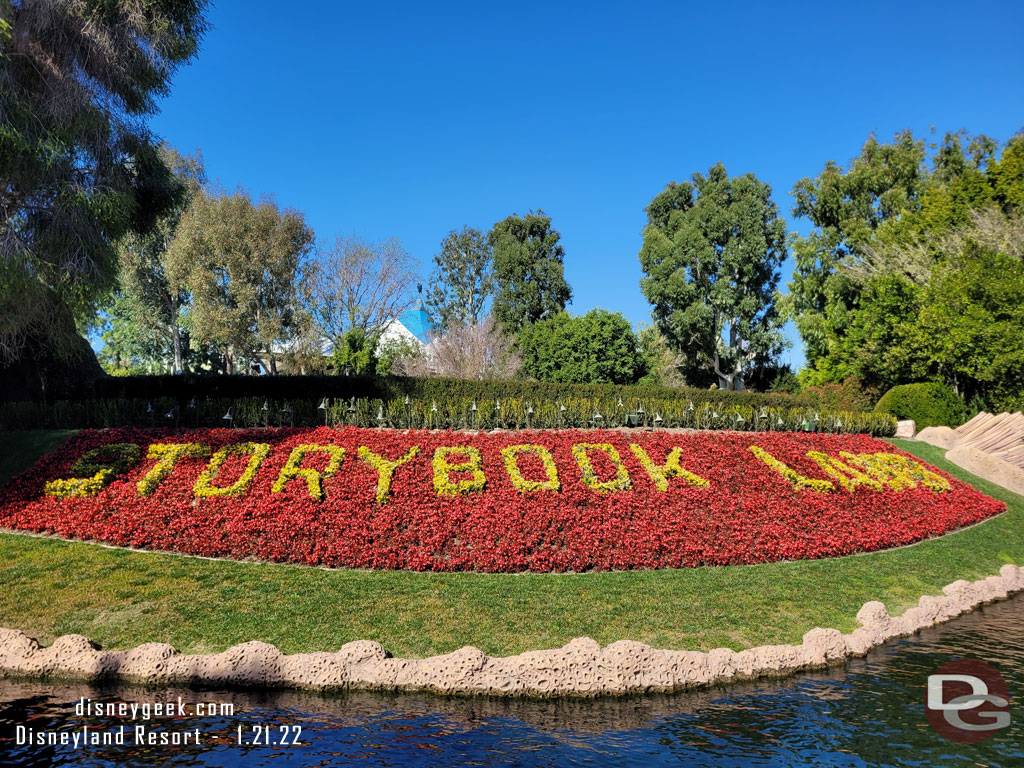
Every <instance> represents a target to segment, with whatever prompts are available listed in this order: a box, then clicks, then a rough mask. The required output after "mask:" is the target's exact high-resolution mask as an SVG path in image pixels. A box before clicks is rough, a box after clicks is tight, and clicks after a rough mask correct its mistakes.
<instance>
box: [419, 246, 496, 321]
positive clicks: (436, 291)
mask: <svg viewBox="0 0 1024 768" xmlns="http://www.w3.org/2000/svg"><path fill="white" fill-rule="evenodd" d="M493 258H494V257H493V253H492V249H491V244H490V243H489V242H488V239H487V236H486V235H485V234H484V233H483V232H481V231H480V230H479V229H473V228H472V227H463V228H462V229H461V230H459V231H456V230H454V229H453V230H452V231H451V232H449V233H448V234H447V235H445V237H444V240H442V241H441V251H440V252H439V253H438V254H436V255H435V256H434V269H433V272H432V273H431V276H430V281H429V282H428V284H427V300H426V305H427V311H428V312H429V313H430V317H431V320H433V322H434V325H435V326H436V327H438V328H447V327H449V326H450V325H451V324H452V323H453V322H457V323H461V324H463V325H479V324H480V323H481V322H482V321H483V319H484V318H485V317H486V309H487V302H488V299H490V297H491V292H492V290H493V286H494V283H493V276H492V274H491V272H492V268H493Z"/></svg>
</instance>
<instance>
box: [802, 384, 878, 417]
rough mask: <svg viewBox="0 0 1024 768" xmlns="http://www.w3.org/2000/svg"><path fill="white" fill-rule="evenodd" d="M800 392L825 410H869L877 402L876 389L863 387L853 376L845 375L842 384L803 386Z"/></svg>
mask: <svg viewBox="0 0 1024 768" xmlns="http://www.w3.org/2000/svg"><path fill="white" fill-rule="evenodd" d="M801 393H802V394H803V395H804V397H806V398H808V399H809V400H810V401H811V402H812V403H813V404H814V405H815V406H816V407H818V408H824V409H825V410H826V411H870V410H871V408H872V407H873V406H874V404H875V403H876V402H878V390H877V389H873V388H871V387H865V386H864V385H862V384H861V382H860V379H858V378H856V377H854V376H849V377H847V378H846V379H845V380H844V381H843V383H842V384H835V383H828V384H821V385H819V386H814V387H804V388H803V389H802V390H801Z"/></svg>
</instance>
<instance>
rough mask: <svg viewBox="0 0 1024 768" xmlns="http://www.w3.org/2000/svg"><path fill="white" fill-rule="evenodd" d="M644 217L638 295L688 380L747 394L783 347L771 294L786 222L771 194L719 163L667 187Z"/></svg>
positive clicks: (755, 181)
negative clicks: (709, 380) (756, 374)
mask: <svg viewBox="0 0 1024 768" xmlns="http://www.w3.org/2000/svg"><path fill="white" fill-rule="evenodd" d="M646 211H647V227H646V229H644V241H643V246H642V247H641V249H640V265H641V267H642V268H643V271H644V274H645V275H646V277H644V278H643V279H642V280H641V281H640V287H641V290H642V291H643V293H644V296H646V297H647V300H648V301H650V302H651V303H652V304H653V305H654V311H653V317H654V320H655V323H656V324H657V326H658V328H659V330H660V331H661V332H662V333H663V334H664V335H665V337H666V338H667V339H668V340H669V342H670V344H671V345H672V347H673V348H674V349H676V350H678V351H680V352H682V353H683V354H684V355H685V356H686V360H687V362H688V370H687V371H686V372H685V375H686V378H687V381H689V382H691V383H694V384H697V383H703V382H701V381H700V379H701V378H702V377H707V376H708V374H709V372H711V373H713V375H714V376H716V377H717V379H718V382H719V386H720V387H721V388H722V389H742V388H743V380H744V376H745V374H746V373H748V372H749V371H750V370H751V368H753V367H756V366H758V365H761V366H763V365H764V364H766V363H767V362H768V361H770V360H771V359H772V358H773V357H774V356H776V355H777V354H778V353H779V352H780V351H781V350H782V348H783V344H784V341H783V337H782V334H781V331H780V327H781V321H780V319H779V316H778V312H777V310H776V302H775V294H776V287H777V285H778V281H779V276H780V273H779V267H780V266H781V264H782V261H783V259H784V258H785V256H786V249H785V240H786V223H785V221H784V220H783V219H781V218H779V216H778V208H777V207H776V205H775V203H774V202H772V199H771V187H769V186H768V185H767V184H764V183H762V182H761V181H759V180H758V179H757V177H755V176H754V175H753V174H749V173H748V174H746V175H744V176H738V177H736V178H729V175H728V173H727V172H726V170H725V166H723V165H722V164H721V163H719V164H717V165H714V166H712V168H711V169H710V171H709V172H708V175H707V176H704V175H702V174H700V173H697V174H694V175H693V178H692V182H684V183H682V184H676V183H675V182H672V183H670V184H669V185H668V186H667V187H666V188H665V191H664V192H662V193H661V194H659V195H658V196H656V197H655V198H654V199H653V200H652V201H651V204H650V205H648V206H647V209H646Z"/></svg>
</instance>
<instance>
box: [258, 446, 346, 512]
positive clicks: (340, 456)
mask: <svg viewBox="0 0 1024 768" xmlns="http://www.w3.org/2000/svg"><path fill="white" fill-rule="evenodd" d="M313 452H321V453H326V454H327V457H328V458H327V466H326V467H325V468H324V470H323V472H319V471H317V470H315V469H313V468H312V467H303V466H302V460H303V459H304V458H305V457H306V454H308V453H313ZM344 458H345V449H344V448H342V447H341V446H340V445H320V444H317V443H308V444H305V445H297V446H295V448H294V449H293V450H292V452H291V454H290V455H289V456H288V462H287V463H286V464H285V465H284V467H283V468H282V469H281V474H280V475H278V476H277V480H275V481H274V485H273V487H272V488H271V489H270V490H271V492H272V493H281V492H282V491H284V489H285V486H286V485H288V482H289V481H290V480H293V479H295V478H296V477H301V478H302V479H304V480H305V481H306V486H307V487H308V489H309V497H310V498H311V499H316V500H317V501H323V498H324V480H326V479H327V478H329V477H333V476H334V475H336V474H337V473H338V470H339V469H340V468H341V462H342V461H343V460H344Z"/></svg>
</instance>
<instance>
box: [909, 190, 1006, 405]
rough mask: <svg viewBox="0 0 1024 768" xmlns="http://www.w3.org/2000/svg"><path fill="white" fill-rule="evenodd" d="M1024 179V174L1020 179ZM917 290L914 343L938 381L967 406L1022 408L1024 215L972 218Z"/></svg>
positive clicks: (994, 213)
mask: <svg viewBox="0 0 1024 768" xmlns="http://www.w3.org/2000/svg"><path fill="white" fill-rule="evenodd" d="M1022 177H1024V174H1022ZM943 247H944V249H945V251H946V258H944V259H943V260H942V262H941V263H940V264H939V265H938V266H937V267H936V269H935V273H934V274H933V276H932V279H931V281H930V282H929V284H928V286H927V287H926V288H924V289H923V290H922V293H923V296H924V298H923V300H922V302H921V312H920V315H919V316H918V317H917V318H916V319H917V332H918V334H919V338H918V342H919V345H920V347H921V349H922V350H923V352H924V353H925V354H927V357H928V362H929V363H930V364H931V372H934V374H936V378H939V379H941V380H942V381H944V382H946V383H948V384H949V385H950V386H951V387H953V389H954V390H955V391H956V392H957V393H958V394H959V395H960V396H961V397H963V398H964V399H970V398H972V397H979V398H980V399H981V400H982V401H984V402H986V403H988V404H989V406H990V407H995V408H998V409H1002V410H1011V411H1013V410H1019V409H1020V408H1021V407H1022V406H1024V346H1022V345H1021V331H1022V329H1024V211H1021V212H1020V213H1016V212H1014V213H1012V214H1010V215H1007V214H1004V213H1003V212H1002V211H1000V210H999V209H996V208H989V209H986V210H984V211H980V212H977V213H976V214H975V216H974V220H973V222H972V224H971V225H970V226H968V227H965V228H964V229H963V230H962V231H961V232H958V233H957V234H956V235H954V236H951V237H949V238H947V239H946V241H945V243H944V246H943Z"/></svg>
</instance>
